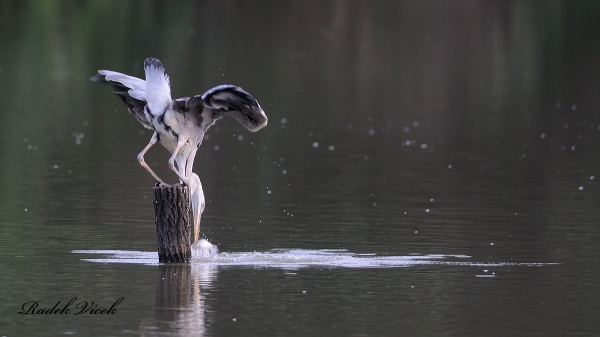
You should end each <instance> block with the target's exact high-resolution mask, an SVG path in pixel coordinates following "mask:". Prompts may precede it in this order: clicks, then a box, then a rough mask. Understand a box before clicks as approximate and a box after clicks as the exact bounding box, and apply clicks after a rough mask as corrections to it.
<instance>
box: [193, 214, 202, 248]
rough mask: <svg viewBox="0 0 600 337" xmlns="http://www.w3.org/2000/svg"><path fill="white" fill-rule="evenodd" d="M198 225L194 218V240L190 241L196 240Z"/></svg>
mask: <svg viewBox="0 0 600 337" xmlns="http://www.w3.org/2000/svg"><path fill="white" fill-rule="evenodd" d="M198 225H199V223H198V221H196V219H194V242H192V243H196V241H198V234H199V233H198V227H200V226H198Z"/></svg>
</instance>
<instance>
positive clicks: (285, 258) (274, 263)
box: [73, 249, 557, 269]
mask: <svg viewBox="0 0 600 337" xmlns="http://www.w3.org/2000/svg"><path fill="white" fill-rule="evenodd" d="M73 253H74V254H94V255H105V256H104V257H102V258H84V259H82V260H83V261H88V262H96V263H134V264H145V265H158V264H159V263H158V255H157V253H156V252H139V251H123V250H74V251H73ZM471 258H472V257H471V256H468V255H441V254H429V255H420V254H410V255H405V256H399V255H379V254H355V253H351V252H348V251H347V250H345V249H319V250H310V249H273V250H270V251H267V252H238V253H226V252H221V253H216V252H214V253H211V254H204V255H202V254H199V255H198V254H195V255H194V257H193V259H192V264H203V265H209V266H221V267H228V266H229V267H235V266H247V267H275V268H282V269H298V268H304V267H311V266H318V267H334V268H398V267H412V266H421V265H447V266H476V267H501V266H528V267H540V266H547V265H555V264H557V263H539V262H476V261H470V259H471Z"/></svg>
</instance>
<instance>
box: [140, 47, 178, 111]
mask: <svg viewBox="0 0 600 337" xmlns="http://www.w3.org/2000/svg"><path fill="white" fill-rule="evenodd" d="M144 69H145V71H146V101H147V102H148V107H149V108H150V112H151V113H152V114H160V113H162V112H163V111H164V110H165V109H166V108H167V107H168V106H170V105H171V102H172V101H171V88H170V83H169V76H168V75H167V74H165V68H164V67H163V65H162V63H161V62H160V61H159V60H158V59H155V58H153V57H149V58H147V59H146V60H145V61H144Z"/></svg>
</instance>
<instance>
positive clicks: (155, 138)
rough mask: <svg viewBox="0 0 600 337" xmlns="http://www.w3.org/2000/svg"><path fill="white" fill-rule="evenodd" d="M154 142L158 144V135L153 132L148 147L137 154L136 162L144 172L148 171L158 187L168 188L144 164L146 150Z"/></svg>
mask: <svg viewBox="0 0 600 337" xmlns="http://www.w3.org/2000/svg"><path fill="white" fill-rule="evenodd" d="M156 142H158V133H156V132H154V134H153V135H152V138H150V142H149V143H148V145H146V147H145V148H144V149H143V150H142V152H140V154H138V156H137V160H138V163H140V165H142V167H143V168H145V169H146V171H148V173H150V174H151V175H152V177H153V178H154V179H155V180H156V182H157V183H158V184H159V185H160V186H166V187H169V186H170V185H168V184H165V182H164V181H162V179H160V178H159V177H158V176H157V175H156V173H154V171H152V169H151V168H150V166H148V164H146V161H145V160H144V154H146V152H148V150H149V149H150V148H151V147H152V145H154V144H156Z"/></svg>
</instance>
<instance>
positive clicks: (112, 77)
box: [90, 70, 152, 130]
mask: <svg viewBox="0 0 600 337" xmlns="http://www.w3.org/2000/svg"><path fill="white" fill-rule="evenodd" d="M90 80H92V81H94V82H98V83H102V84H106V85H109V86H111V87H112V88H113V90H114V91H113V92H114V93H115V94H116V95H117V96H119V98H121V100H123V102H125V104H126V105H127V108H129V112H130V113H131V114H132V115H133V116H134V117H135V118H136V119H137V120H138V121H139V122H140V123H141V124H142V125H143V126H144V127H145V128H147V129H151V130H152V125H151V124H150V122H148V119H146V115H145V114H144V107H145V106H146V81H144V80H142V79H139V78H137V77H132V76H128V75H125V74H121V73H118V72H116V71H110V70H98V74H97V75H95V76H93V77H92V78H91V79H90Z"/></svg>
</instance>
